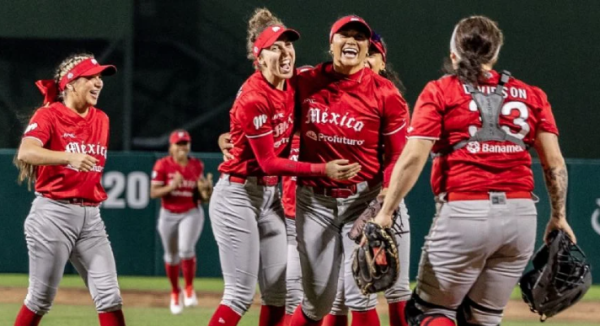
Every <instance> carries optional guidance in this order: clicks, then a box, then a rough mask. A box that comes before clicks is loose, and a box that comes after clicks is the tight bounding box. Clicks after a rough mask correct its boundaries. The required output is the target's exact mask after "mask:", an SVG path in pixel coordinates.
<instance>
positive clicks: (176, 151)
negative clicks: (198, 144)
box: [150, 130, 212, 315]
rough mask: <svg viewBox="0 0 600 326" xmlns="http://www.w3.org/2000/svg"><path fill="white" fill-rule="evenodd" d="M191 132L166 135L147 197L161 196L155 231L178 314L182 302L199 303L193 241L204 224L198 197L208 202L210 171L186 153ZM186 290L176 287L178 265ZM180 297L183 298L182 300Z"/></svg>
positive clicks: (188, 304) (210, 184) (210, 185)
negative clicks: (166, 153) (165, 146)
mask: <svg viewBox="0 0 600 326" xmlns="http://www.w3.org/2000/svg"><path fill="white" fill-rule="evenodd" d="M190 142H191V137H190V134H189V133H188V132H187V131H185V130H175V131H173V132H172V133H171V136H170V137H169V143H170V147H169V154H170V155H169V156H166V157H163V158H161V159H160V160H158V161H157V162H156V164H155V165H154V169H153V170H152V185H151V188H150V197H152V198H161V206H162V207H161V209H160V215H159V218H158V226H157V229H158V233H159V234H160V239H161V241H162V245H163V249H164V251H165V254H164V261H165V271H166V272H167V277H168V278H169V281H170V283H171V304H170V307H171V313H173V314H175V315H176V314H180V313H181V311H182V310H183V306H186V307H191V306H197V305H198V299H197V297H196V292H195V291H194V284H193V282H194V277H195V276H196V251H195V248H196V243H197V242H198V239H199V238H200V234H201V233H202V227H203V226H204V211H203V210H202V207H199V206H198V204H199V200H200V201H204V202H208V200H209V198H210V193H211V192H212V174H210V173H209V174H208V175H207V178H204V164H203V163H202V161H201V160H199V159H197V158H193V157H190V156H189V153H190ZM180 266H181V271H182V273H183V278H184V280H185V291H181V289H180V288H179V269H180ZM182 299H183V300H182Z"/></svg>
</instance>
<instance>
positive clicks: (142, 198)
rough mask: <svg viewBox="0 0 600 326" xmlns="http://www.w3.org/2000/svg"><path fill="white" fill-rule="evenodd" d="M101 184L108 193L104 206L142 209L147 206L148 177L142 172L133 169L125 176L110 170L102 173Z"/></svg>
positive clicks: (148, 198) (148, 196)
mask: <svg viewBox="0 0 600 326" xmlns="http://www.w3.org/2000/svg"><path fill="white" fill-rule="evenodd" d="M102 185H103V186H104V188H105V189H106V194H107V195H108V198H107V199H106V201H105V202H104V204H103V205H102V207H104V208H113V209H115V208H117V209H118V208H126V207H129V208H132V209H143V208H146V206H148V202H149V200H150V195H149V189H150V188H149V187H150V178H149V177H148V175H147V174H146V173H144V172H140V171H134V172H131V173H129V174H127V176H125V175H124V174H123V173H122V172H119V171H110V172H108V173H105V174H104V178H103V180H102ZM123 193H125V196H123Z"/></svg>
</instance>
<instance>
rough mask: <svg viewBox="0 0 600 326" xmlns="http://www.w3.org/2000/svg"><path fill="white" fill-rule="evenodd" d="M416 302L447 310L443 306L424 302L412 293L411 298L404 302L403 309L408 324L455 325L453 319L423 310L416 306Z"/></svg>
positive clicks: (426, 325) (427, 325)
mask: <svg viewBox="0 0 600 326" xmlns="http://www.w3.org/2000/svg"><path fill="white" fill-rule="evenodd" d="M417 302H418V303H419V304H420V305H425V306H432V308H440V309H445V310H448V309H447V308H444V307H440V306H437V305H433V304H430V303H426V302H425V301H423V300H422V299H421V298H419V297H418V296H417V295H416V294H414V293H413V296H412V298H411V299H410V300H408V302H407V303H406V308H405V309H404V314H405V315H406V321H407V322H408V325H409V326H456V323H455V322H454V320H452V318H449V317H447V316H445V315H444V314H440V313H425V312H423V311H422V310H421V309H419V307H417Z"/></svg>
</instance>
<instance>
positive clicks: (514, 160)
mask: <svg viewBox="0 0 600 326" xmlns="http://www.w3.org/2000/svg"><path fill="white" fill-rule="evenodd" d="M499 78H500V76H499V74H498V73H497V72H496V71H491V72H490V73H489V74H488V76H487V78H486V80H485V81H484V82H483V83H482V85H480V86H478V88H479V90H480V91H481V92H483V93H484V94H489V93H491V92H494V91H495V89H496V85H497V84H498V82H499ZM503 96H504V104H503V106H502V109H501V112H500V118H499V124H500V127H501V128H502V129H504V130H505V131H506V132H507V133H509V134H510V135H512V136H514V137H516V138H518V139H521V140H523V142H524V143H525V144H526V145H527V146H533V144H534V143H535V137H536V134H537V132H539V131H543V132H549V133H554V134H557V135H558V129H557V127H556V122H555V121H554V116H553V115H552V110H551V107H550V104H549V103H548V99H547V97H546V94H545V93H544V92H543V91H542V90H541V89H539V88H537V87H534V86H530V85H527V84H525V83H524V82H522V81H520V80H518V79H515V78H510V79H509V81H508V82H507V83H506V84H505V85H504V89H503ZM478 128H481V118H480V113H479V111H478V109H477V105H476V104H475V102H474V101H473V99H472V97H471V95H470V94H469V92H468V91H467V90H466V88H465V87H464V84H463V83H461V82H460V80H459V79H458V78H457V77H456V76H444V77H442V78H440V79H438V80H435V81H431V82H429V83H428V84H427V86H425V89H424V90H423V91H422V92H421V95H420V96H419V98H418V100H417V104H416V106H415V109H414V114H413V117H412V123H411V126H410V128H409V129H408V137H409V138H422V139H431V140H435V141H436V142H435V144H434V145H433V149H432V152H433V153H434V154H439V155H438V156H437V157H436V158H435V159H434V161H433V168H432V174H431V184H432V188H433V192H434V193H435V194H439V193H442V192H487V191H533V173H532V171H531V155H530V154H529V152H528V151H527V150H526V149H524V148H522V147H521V146H519V145H516V144H514V143H512V142H508V141H505V142H502V141H486V142H477V141H471V142H469V143H467V145H466V146H464V147H462V148H460V149H458V150H455V151H453V150H452V146H453V145H455V144H457V143H458V142H460V141H464V140H467V139H469V137H470V136H471V135H473V134H474V133H475V132H476V131H477V130H478Z"/></svg>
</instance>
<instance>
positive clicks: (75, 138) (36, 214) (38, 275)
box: [15, 54, 125, 326]
mask: <svg viewBox="0 0 600 326" xmlns="http://www.w3.org/2000/svg"><path fill="white" fill-rule="evenodd" d="M115 72H116V68H115V67H114V66H102V65H100V64H99V63H98V61H96V59H94V57H93V56H92V55H89V54H77V55H74V56H71V57H69V58H67V59H65V60H64V61H63V62H62V63H61V64H60V65H59V67H58V69H57V70H56V75H55V78H54V79H53V80H40V81H38V82H37V83H36V85H37V86H38V87H39V89H40V90H41V91H42V93H43V94H44V95H45V99H44V106H43V107H41V108H39V109H38V110H36V112H35V114H34V115H33V117H32V118H31V121H30V123H29V126H28V127H27V128H26V129H25V132H24V135H23V139H22V142H21V145H20V147H19V150H18V152H17V157H16V163H17V167H18V168H19V180H20V181H24V180H27V179H28V180H29V182H35V193H36V198H35V199H34V201H33V204H32V207H31V211H30V212H29V215H28V216H27V219H26V220H25V238H26V240H27V249H28V252H29V276H30V278H29V280H30V282H29V288H28V293H27V297H26V298H25V302H24V305H23V306H22V308H21V310H20V312H19V314H18V316H17V320H16V321H15V325H17V326H35V325H38V323H39V322H40V320H41V318H42V316H43V315H44V314H46V313H47V312H48V311H49V310H50V308H51V306H52V302H53V300H54V297H55V295H56V291H57V287H58V283H59V282H60V279H61V278H62V274H63V271H64V268H65V264H66V263H67V261H68V260H70V261H71V263H72V264H73V266H75V268H76V269H77V271H78V272H79V274H80V275H81V277H82V278H83V279H84V281H85V284H86V286H88V288H89V290H90V293H91V295H92V298H93V300H94V302H95V304H96V310H97V311H98V318H99V319H100V325H102V326H124V325H125V320H124V317H123V313H122V312H121V304H122V300H121V294H120V292H119V285H118V282H117V271H116V266H115V260H114V256H113V252H112V249H111V247H110V242H109V241H108V235H107V234H106V230H105V228H104V222H103V221H102V218H101V217H100V210H99V207H98V206H99V205H100V203H102V202H103V201H104V200H105V199H106V197H107V196H106V193H105V191H104V188H102V185H101V183H100V180H101V177H102V171H103V169H104V165H105V163H106V152H107V146H108V130H109V122H108V116H107V115H106V114H105V113H104V112H102V111H100V110H99V109H97V108H95V107H94V106H95V105H96V104H97V102H98V96H99V95H100V91H101V90H102V86H103V82H102V79H101V76H102V75H112V74H114V73H115Z"/></svg>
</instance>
